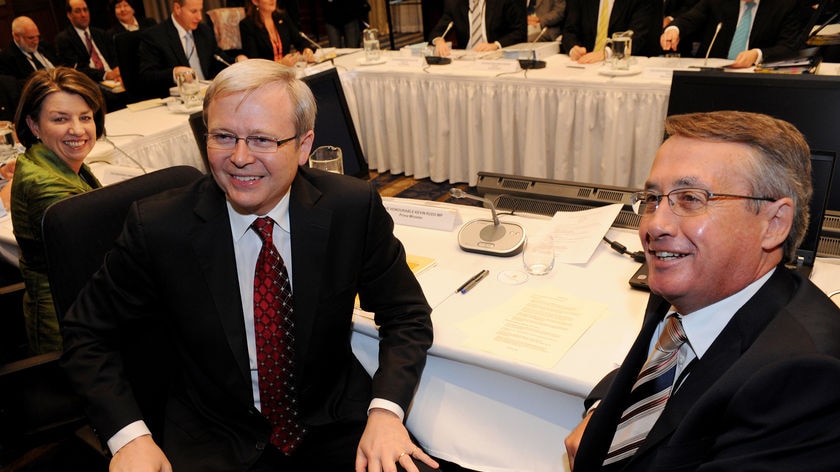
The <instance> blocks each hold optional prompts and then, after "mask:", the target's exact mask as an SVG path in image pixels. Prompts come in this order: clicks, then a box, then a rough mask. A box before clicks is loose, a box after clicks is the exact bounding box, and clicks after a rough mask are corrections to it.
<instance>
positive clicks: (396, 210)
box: [383, 200, 458, 231]
mask: <svg viewBox="0 0 840 472" xmlns="http://www.w3.org/2000/svg"><path fill="white" fill-rule="evenodd" d="M383 203H384V205H385V209H386V210H388V213H389V214H390V215H391V218H393V219H394V223H396V224H398V225H406V226H417V227H420V228H427V229H437V230H441V231H452V230H453V229H455V226H456V224H457V220H458V211H457V210H454V209H451V208H439V207H434V206H427V205H417V204H412V203H407V202H397V201H389V200H384V201H383Z"/></svg>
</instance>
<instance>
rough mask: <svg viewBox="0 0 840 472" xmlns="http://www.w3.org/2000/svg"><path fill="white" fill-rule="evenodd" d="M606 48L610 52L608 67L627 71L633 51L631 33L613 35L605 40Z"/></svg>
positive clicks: (623, 32)
mask: <svg viewBox="0 0 840 472" xmlns="http://www.w3.org/2000/svg"><path fill="white" fill-rule="evenodd" d="M607 47H609V48H610V49H611V50H612V56H611V57H610V65H611V66H612V68H613V69H614V70H629V69H630V57H631V56H632V50H633V32H632V31H622V32H615V33H613V36H612V38H608V39H607Z"/></svg>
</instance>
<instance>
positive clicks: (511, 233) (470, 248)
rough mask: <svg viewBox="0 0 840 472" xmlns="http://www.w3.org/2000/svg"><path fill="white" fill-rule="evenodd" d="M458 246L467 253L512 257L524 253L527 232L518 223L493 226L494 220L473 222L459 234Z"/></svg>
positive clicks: (462, 228) (466, 225) (467, 224)
mask: <svg viewBox="0 0 840 472" xmlns="http://www.w3.org/2000/svg"><path fill="white" fill-rule="evenodd" d="M458 245H459V246H460V247H461V249H463V250H464V251H466V252H475V253H478V254H487V255H490V256H499V257H510V256H514V255H516V254H519V253H520V252H522V248H523V247H524V245H525V230H524V229H522V227H521V226H519V225H518V224H516V223H499V226H496V225H494V224H493V220H484V219H479V220H472V221H470V222H468V223H466V224H464V226H462V227H461V230H460V231H459V232H458Z"/></svg>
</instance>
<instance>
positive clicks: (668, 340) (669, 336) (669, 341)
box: [657, 315, 688, 352]
mask: <svg viewBox="0 0 840 472" xmlns="http://www.w3.org/2000/svg"><path fill="white" fill-rule="evenodd" d="M686 341H688V337H687V336H686V335H685V330H683V326H682V321H681V320H680V318H679V317H678V316H677V315H671V316H669V317H668V321H667V322H666V323H665V329H664V330H662V335H661V336H659V341H658V342H657V348H658V349H659V350H661V351H664V352H674V351H676V350H679V348H680V347H681V346H682V345H683V344H685V343H686Z"/></svg>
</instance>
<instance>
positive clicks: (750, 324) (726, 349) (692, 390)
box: [633, 267, 795, 462]
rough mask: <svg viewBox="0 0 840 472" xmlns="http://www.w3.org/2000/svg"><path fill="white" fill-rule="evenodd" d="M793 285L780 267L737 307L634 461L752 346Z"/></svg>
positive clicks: (671, 429)
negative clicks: (745, 301) (749, 297)
mask: <svg viewBox="0 0 840 472" xmlns="http://www.w3.org/2000/svg"><path fill="white" fill-rule="evenodd" d="M794 289H795V286H794V285H793V284H792V280H791V278H790V276H789V274H788V273H787V271H786V269H784V268H783V267H779V268H777V269H776V272H775V273H774V274H773V275H772V276H771V277H770V279H769V280H768V281H767V283H765V284H764V286H763V287H762V288H761V289H760V290H759V291H758V292H757V293H756V294H755V295H754V296H753V297H752V298H751V299H750V300H749V301H747V303H746V304H745V305H744V306H743V307H741V309H740V310H738V311H737V312H736V313H735V315H734V316H733V317H732V319H731V320H730V321H729V323H728V324H727V325H726V327H724V328H723V331H721V332H720V334H719V335H718V337H717V338H716V339H715V341H714V342H713V343H712V345H711V346H709V350H708V351H706V354H705V355H704V356H703V358H702V359H699V360H698V361H697V364H696V365H695V366H694V368H693V370H692V371H691V374H690V375H689V376H688V377H687V378H686V380H685V382H684V383H683V385H682V386H681V387H680V388H679V390H678V391H677V392H676V393H675V394H674V395H673V396H672V397H671V398H670V399H669V400H668V404H667V405H666V406H665V410H663V412H662V416H660V418H659V420H658V421H657V422H656V424H655V425H654V427H653V429H652V430H651V432H650V434H649V435H648V437H647V439H646V440H645V442H644V444H642V447H641V448H639V451H638V452H637V453H636V454H635V455H634V456H633V462H635V461H636V460H637V458H639V457H641V456H643V455H644V454H645V453H647V452H648V451H650V450H651V449H652V448H654V447H655V446H657V445H658V444H659V443H660V442H662V441H664V440H666V439H667V438H669V437H670V436H671V435H672V434H673V433H674V431H675V430H676V428H677V426H678V425H679V423H680V421H682V419H683V418H685V416H686V415H687V414H688V412H689V410H690V409H691V408H692V407H693V406H694V405H695V404H696V403H697V400H698V399H699V398H701V397H702V396H703V395H704V394H706V392H708V391H709V389H710V388H711V386H712V385H713V384H714V383H715V382H717V381H718V380H719V379H720V378H721V377H722V376H723V375H724V374H725V373H726V371H727V370H729V369H730V368H731V367H732V365H733V364H734V363H735V362H736V361H737V360H738V359H739V358H740V357H741V356H742V355H743V353H744V352H745V351H746V350H747V349H749V348H750V346H752V344H753V342H754V341H755V340H756V338H757V337H758V336H759V335H760V334H761V333H762V332H763V330H764V328H765V327H766V326H767V324H768V323H770V321H771V320H772V319H773V317H774V316H775V315H776V313H778V312H779V311H780V310H781V309H782V307H784V306H785V305H786V304H787V303H788V302H789V300H790V297H791V295H792V292H793V290H794Z"/></svg>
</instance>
